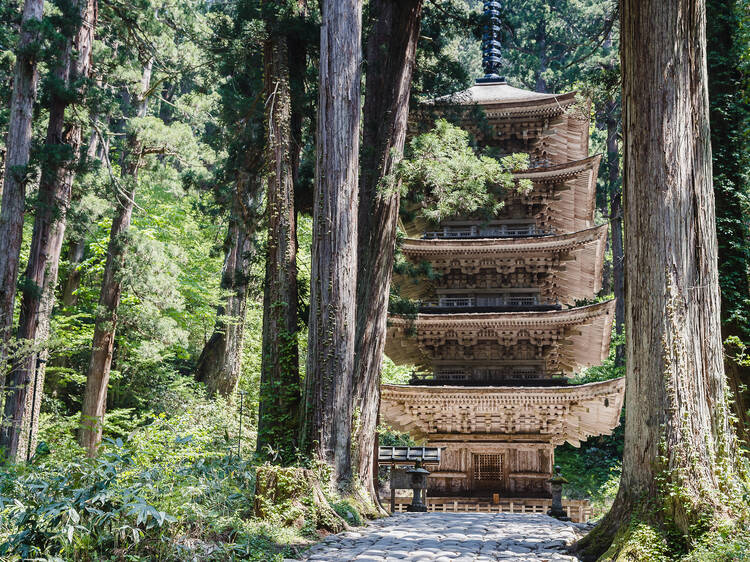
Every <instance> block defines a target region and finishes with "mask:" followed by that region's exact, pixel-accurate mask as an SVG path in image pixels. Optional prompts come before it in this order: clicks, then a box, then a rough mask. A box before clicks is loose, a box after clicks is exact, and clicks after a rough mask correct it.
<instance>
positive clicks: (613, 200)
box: [606, 99, 625, 366]
mask: <svg viewBox="0 0 750 562" xmlns="http://www.w3.org/2000/svg"><path fill="white" fill-rule="evenodd" d="M618 105H619V104H618V103H617V101H615V100H614V99H610V100H609V101H608V102H607V106H606V114H607V183H608V185H609V200H610V208H609V216H610V230H611V238H612V288H613V290H614V295H615V333H616V334H617V335H622V333H623V331H624V329H625V256H624V252H623V247H622V186H621V185H620V151H619V149H618V146H617V129H618V127H617V124H618V119H617V113H618ZM624 363H625V346H624V344H622V343H619V344H618V345H617V347H616V348H615V364H616V365H618V366H620V365H623V364H624Z"/></svg>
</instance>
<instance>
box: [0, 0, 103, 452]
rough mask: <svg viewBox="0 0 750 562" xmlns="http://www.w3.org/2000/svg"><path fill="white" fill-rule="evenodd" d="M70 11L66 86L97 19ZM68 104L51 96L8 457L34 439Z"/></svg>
mask: <svg viewBox="0 0 750 562" xmlns="http://www.w3.org/2000/svg"><path fill="white" fill-rule="evenodd" d="M73 6H74V8H75V9H78V10H79V14H80V18H81V20H80V27H79V28H78V31H77V32H76V36H75V37H74V38H72V39H71V40H69V41H67V42H66V44H65V47H64V49H63V52H62V53H61V54H60V59H59V66H58V68H57V70H56V71H55V77H56V78H57V79H58V80H59V81H60V83H61V84H65V85H66V86H68V85H70V84H73V83H74V82H77V81H81V80H83V81H85V79H86V78H88V76H89V75H90V72H91V53H92V49H93V44H94V29H95V24H96V17H97V2H96V0H85V1H81V2H78V3H76V4H74V5H73ZM74 55H75V56H74ZM77 94H78V96H79V99H78V100H77V102H78V103H80V101H81V100H82V97H83V96H84V95H85V93H84V92H82V91H78V92H77ZM69 104H70V100H69V97H67V96H60V95H53V97H52V105H51V107H50V115H49V122H48V125H47V138H46V140H45V149H46V150H47V158H48V163H47V164H46V165H45V166H43V167H42V177H41V181H40V183H39V193H38V196H37V198H38V204H37V208H36V212H35V217H34V229H33V232H32V238H31V249H30V252H29V261H28V265H27V267H26V271H25V273H24V278H23V291H22V298H21V311H20V315H19V320H18V339H19V340H20V341H25V342H29V343H31V344H33V349H32V350H31V352H30V353H29V354H28V355H27V357H24V358H23V360H22V361H20V362H19V366H18V367H17V368H16V369H14V370H13V372H12V373H11V382H10V386H11V388H12V389H13V391H12V393H11V394H10V395H9V398H8V399H7V400H6V403H5V408H4V416H5V419H6V423H5V424H4V426H5V427H3V430H2V432H0V447H2V446H4V447H5V448H6V450H7V452H8V454H9V455H10V456H11V457H13V458H15V457H16V455H17V454H18V452H19V451H26V452H27V455H28V453H29V452H31V451H32V450H33V445H34V440H35V439H36V424H37V423H38V419H39V415H38V414H39V407H40V404H41V393H42V389H43V388H44V364H45V362H46V360H47V350H46V349H45V343H46V341H47V339H48V337H49V323H50V316H51V314H52V308H53V306H54V297H55V286H56V285H57V273H58V266H59V262H60V252H61V250H62V241H63V238H64V235H65V225H66V215H67V211H68V208H69V207H70V196H71V189H72V185H73V179H74V177H75V162H76V160H77V158H78V154H79V151H80V148H81V124H80V122H79V121H78V120H77V119H70V120H68V121H66V120H65V111H66V109H67V107H68V105H69ZM30 388H31V389H32V390H33V391H34V392H32V393H31V394H29V392H28V391H29V389H30ZM26 440H28V442H26Z"/></svg>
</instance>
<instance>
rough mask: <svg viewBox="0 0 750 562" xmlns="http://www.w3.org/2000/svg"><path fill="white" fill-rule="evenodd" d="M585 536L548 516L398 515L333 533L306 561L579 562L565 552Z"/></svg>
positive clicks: (487, 514) (305, 554)
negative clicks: (564, 561) (566, 561)
mask: <svg viewBox="0 0 750 562" xmlns="http://www.w3.org/2000/svg"><path fill="white" fill-rule="evenodd" d="M581 535H582V531H581V530H580V528H579V527H578V526H577V525H576V524H574V523H564V522H561V521H558V520H557V519H553V518H552V517H548V516H546V515H530V514H529V515H522V514H510V513H400V514H397V515H394V516H393V517H386V518H383V519H379V520H376V521H374V522H372V523H371V524H370V525H368V526H367V527H362V528H359V529H356V530H355V531H349V532H344V533H340V534H338V535H331V536H329V537H326V539H325V540H323V541H322V542H320V543H318V544H316V545H315V546H313V547H312V548H311V549H310V550H308V551H307V552H305V553H304V558H303V560H310V561H313V560H321V561H322V560H326V561H331V562H346V561H348V560H357V561H360V562H365V561H368V562H376V561H378V562H383V561H388V562H389V561H394V562H395V561H401V560H406V561H409V562H423V561H424V562H427V561H430V562H470V561H471V562H490V561H494V560H515V561H518V562H521V561H523V562H542V561H553V560H554V561H562V560H577V559H576V558H575V557H573V556H570V555H566V554H564V549H565V547H566V546H567V545H569V544H571V543H573V542H574V541H575V540H577V539H578V538H579V537H580V536H581Z"/></svg>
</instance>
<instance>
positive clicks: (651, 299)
mask: <svg viewBox="0 0 750 562" xmlns="http://www.w3.org/2000/svg"><path fill="white" fill-rule="evenodd" d="M705 16H706V14H705V5H704V2H703V0H698V1H694V0H675V1H673V2H662V1H661V0H624V1H623V3H622V69H623V97H622V100H623V116H624V118H623V130H624V142H625V177H624V179H625V181H624V184H625V201H626V205H625V250H626V254H627V262H626V275H627V279H628V283H627V287H626V324H627V325H628V327H629V333H628V338H627V340H628V341H627V346H626V351H627V392H628V399H627V404H626V425H625V449H624V457H623V473H622V479H621V482H620V489H619V492H618V494H617V498H616V500H615V504H614V506H613V507H612V510H611V511H610V513H609V514H608V515H607V516H606V517H605V518H604V519H603V520H602V522H601V523H600V524H599V525H598V526H597V527H596V528H595V529H594V531H592V532H591V533H590V534H589V535H588V536H587V537H586V538H585V539H584V540H583V541H582V543H581V544H580V545H579V548H581V549H582V550H583V552H584V553H585V554H586V555H587V556H591V557H592V559H593V557H594V556H598V555H600V554H601V553H602V552H604V551H605V550H606V549H607V548H608V547H609V545H610V543H611V542H612V540H613V538H614V536H615V534H616V533H617V531H618V530H621V529H627V527H628V524H629V522H630V520H631V515H633V514H636V515H637V516H638V517H639V518H640V519H641V520H642V521H646V522H650V523H652V524H654V525H656V526H657V527H659V526H661V527H662V528H666V529H668V528H672V529H674V530H676V531H677V532H679V533H680V534H685V535H687V534H688V533H690V532H691V526H692V525H694V524H696V525H697V524H699V523H700V522H701V521H715V520H718V519H720V518H721V517H722V516H724V515H726V514H727V512H728V511H729V510H730V509H731V507H730V505H731V502H732V501H736V498H734V499H733V498H732V495H731V494H732V492H733V489H732V485H733V480H732V479H733V477H734V475H735V474H734V472H733V470H734V459H733V458H732V457H731V455H732V453H731V451H732V449H733V446H734V443H733V442H732V441H733V439H732V434H731V429H730V427H729V412H728V403H727V397H726V383H725V377H724V368H723V363H722V346H721V328H720V322H719V287H718V282H719V281H718V270H717V240H716V230H715V223H714V196H713V191H712V178H711V144H710V136H709V135H710V131H709V123H708V95H707V89H706V50H705V49H706V37H705V23H706V22H705ZM653 87H658V89H659V93H658V95H653V92H652V90H651V88H653ZM675 491H677V493H675ZM626 537H627V535H626ZM621 540H622V539H621ZM623 544H624V543H621V542H618V544H617V545H615V547H614V550H618V549H619V548H620V547H622V545H623ZM610 553H612V551H610Z"/></svg>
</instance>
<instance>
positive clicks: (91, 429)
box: [78, 60, 153, 456]
mask: <svg viewBox="0 0 750 562" xmlns="http://www.w3.org/2000/svg"><path fill="white" fill-rule="evenodd" d="M152 66H153V60H149V62H148V63H146V66H145V68H144V69H143V76H142V77H141V85H140V92H139V94H138V98H137V110H136V117H144V116H145V115H146V112H147V109H148V100H147V97H146V96H147V92H148V90H149V85H150V83H151V69H152ZM143 151H144V147H143V143H142V141H141V140H140V139H139V138H138V135H137V133H135V132H131V133H130V134H129V135H128V139H127V146H126V147H125V156H124V158H123V161H124V166H123V169H122V174H121V178H122V180H123V185H122V186H121V189H117V195H116V201H117V203H116V207H115V217H114V219H113V220H112V228H111V230H110V233H109V245H108V246H107V261H106V264H105V266H104V276H103V279H102V288H101V294H100V296H99V306H98V307H97V316H96V321H95V325H94V338H93V343H92V349H91V360H90V362H89V368H88V373H87V375H86V389H85V391H84V395H83V405H82V407H81V429H80V432H79V435H78V442H79V443H80V444H81V446H82V447H85V448H86V449H87V451H88V454H89V456H94V455H95V454H96V451H97V449H98V447H99V443H101V441H102V427H103V422H104V412H105V411H106V407H107V386H108V384H109V374H110V369H111V367H112V352H113V350H114V343H115V330H116V328H117V308H118V307H119V305H120V295H121V294H122V280H121V279H120V272H121V271H122V268H123V267H124V266H125V253H126V249H127V245H128V240H127V235H128V230H129V229H130V221H131V218H132V215H133V207H134V204H135V194H136V186H137V184H138V171H139V169H140V167H141V163H142V160H143Z"/></svg>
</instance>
